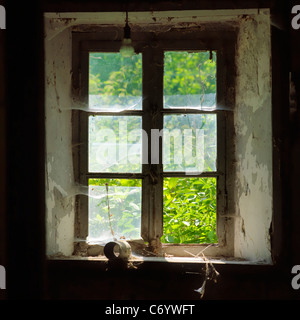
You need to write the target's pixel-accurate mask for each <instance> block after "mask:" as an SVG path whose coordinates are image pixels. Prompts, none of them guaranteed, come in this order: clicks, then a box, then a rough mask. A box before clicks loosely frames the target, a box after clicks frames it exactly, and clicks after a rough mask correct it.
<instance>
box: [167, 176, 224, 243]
mask: <svg viewBox="0 0 300 320" xmlns="http://www.w3.org/2000/svg"><path fill="white" fill-rule="evenodd" d="M216 180H217V179H216V178H165V179H164V185H163V188H164V191H163V192H164V194H163V237H162V239H161V240H162V242H163V243H217V242H218V239H217V234H216V183H217V181H216Z"/></svg>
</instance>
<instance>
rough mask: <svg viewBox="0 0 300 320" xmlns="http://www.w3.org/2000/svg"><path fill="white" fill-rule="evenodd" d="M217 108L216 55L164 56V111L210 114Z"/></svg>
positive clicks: (205, 52) (171, 54) (193, 53)
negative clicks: (198, 110)
mask: <svg viewBox="0 0 300 320" xmlns="http://www.w3.org/2000/svg"><path fill="white" fill-rule="evenodd" d="M215 106H216V52H215V51H212V52H209V51H200V52H185V51H180V52H177V51H176V52H175V51H174V52H173V51H167V52H165V55H164V108H189V109H200V110H210V109H215Z"/></svg>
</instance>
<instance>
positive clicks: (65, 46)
mask: <svg viewBox="0 0 300 320" xmlns="http://www.w3.org/2000/svg"><path fill="white" fill-rule="evenodd" d="M71 48H72V46H71V33H70V30H69V29H68V30H65V31H62V32H60V33H59V34H58V35H57V36H56V37H54V38H53V39H52V40H47V39H46V41H45V49H46V50H45V52H46V67H45V76H46V88H45V91H46V103H45V105H46V113H45V121H46V161H47V162H46V172H47V176H46V221H47V224H46V252H47V254H48V255H52V254H56V253H58V252H60V253H62V254H64V255H71V254H72V252H73V241H74V217H75V211H74V197H68V194H69V191H70V190H71V189H72V186H73V185H74V179H73V166H72V127H71V111H62V110H64V109H71V104H72V99H71V54H72V50H71Z"/></svg>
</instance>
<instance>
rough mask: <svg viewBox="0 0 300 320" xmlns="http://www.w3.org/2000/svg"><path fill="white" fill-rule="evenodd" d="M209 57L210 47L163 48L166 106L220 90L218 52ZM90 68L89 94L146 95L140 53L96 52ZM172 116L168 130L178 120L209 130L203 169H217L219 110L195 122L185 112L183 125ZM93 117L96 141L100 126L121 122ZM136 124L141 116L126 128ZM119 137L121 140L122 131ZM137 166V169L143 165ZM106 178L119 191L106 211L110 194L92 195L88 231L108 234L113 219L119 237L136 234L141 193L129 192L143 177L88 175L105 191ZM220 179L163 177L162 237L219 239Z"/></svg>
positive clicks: (111, 101) (105, 98) (111, 100)
mask: <svg viewBox="0 0 300 320" xmlns="http://www.w3.org/2000/svg"><path fill="white" fill-rule="evenodd" d="M209 58H210V53H209V52H197V53H187V52H166V53H165V61H164V65H165V68H164V70H165V72H164V96H165V107H166V106H167V105H169V104H170V105H172V104H173V105H181V106H188V105H187V102H188V101H189V99H190V96H192V95H200V96H201V97H202V98H201V99H202V100H203V99H204V94H210V93H212V94H215V93H216V55H215V53H213V59H212V60H210V59H209ZM89 68H90V69H89V70H90V72H89V94H90V95H97V96H99V95H101V96H102V98H103V100H102V101H103V102H104V103H106V104H107V105H111V104H118V103H122V98H124V97H141V96H142V59H141V55H135V56H133V57H131V58H123V57H122V56H121V55H120V54H116V53H99V52H96V53H92V54H90V66H89ZM112 97H113V98H112ZM174 97H175V100H174ZM172 99H173V100H172ZM123 101H124V100H123ZM128 101H129V100H128ZM132 101H133V100H132ZM174 101H175V104H174ZM201 102H202V101H201ZM129 103H130V102H129ZM120 117H121V116H120ZM129 118H130V117H129ZM173 118H174V119H173ZM173 118H172V117H171V118H170V120H169V121H168V127H169V129H170V130H172V129H173V128H176V127H178V125H180V128H181V129H185V128H186V129H188V128H198V129H203V130H204V131H205V132H204V133H205V170H206V171H211V170H210V169H209V168H212V170H214V169H215V164H214V161H215V152H216V147H215V139H216V135H215V133H216V128H215V125H216V117H215V115H203V116H201V121H199V119H196V118H195V119H196V120H197V121H196V120H195V121H194V122H195V123H192V122H189V123H188V121H190V120H192V118H191V117H186V119H184V121H181V123H180V124H179V123H178V120H176V119H175V117H173ZM175 120H176V121H175ZM93 121H94V128H95V131H92V130H91V131H90V137H91V138H92V139H93V141H95V142H97V139H98V138H99V137H98V138H97V131H99V130H100V129H102V128H111V129H113V131H114V132H117V128H118V125H119V121H118V119H117V118H114V119H113V120H112V119H111V117H107V116H96V117H94V120H93ZM137 127H139V124H138V121H137V119H135V118H134V117H132V118H130V121H128V131H131V130H132V129H133V128H137ZM116 137H117V138H116V139H117V141H118V135H116ZM194 141H195V138H193V140H192V143H193V144H194V143H195V142H194ZM173 152H174V151H173ZM92 160H93V159H92ZM122 168H123V167H120V166H118V170H117V171H119V172H120V169H122ZM167 168H168V169H173V170H174V169H175V168H176V167H175V166H174V164H172V163H171V164H170V165H169V166H168V167H167ZM165 169H166V168H165ZM111 170H112V169H111ZM121 171H122V170H121ZM134 171H136V172H138V171H139V167H137V168H136V169H135V170H134ZM110 172H113V171H110ZM105 183H108V184H109V191H110V193H111V194H115V195H114V196H113V195H111V196H109V206H110V210H108V205H107V197H105V196H104V197H102V198H101V199H98V200H92V201H93V204H92V205H90V223H89V228H90V230H89V234H90V236H91V235H92V236H95V237H99V236H100V235H102V234H105V233H106V234H107V233H109V220H111V224H112V229H113V231H114V232H115V233H116V234H118V235H119V236H123V235H126V236H127V237H137V236H138V235H139V233H140V219H141V193H136V192H135V193H132V192H130V191H132V190H133V189H141V180H137V179H90V180H89V185H90V188H95V189H97V190H98V191H99V190H100V191H101V192H102V193H103V194H105ZM216 183H217V181H216V178H165V179H164V195H163V200H164V212H163V213H164V215H163V221H164V235H163V237H162V241H163V242H166V243H217V236H216ZM121 187H122V188H121ZM108 211H109V212H108ZM108 213H110V216H109V215H108Z"/></svg>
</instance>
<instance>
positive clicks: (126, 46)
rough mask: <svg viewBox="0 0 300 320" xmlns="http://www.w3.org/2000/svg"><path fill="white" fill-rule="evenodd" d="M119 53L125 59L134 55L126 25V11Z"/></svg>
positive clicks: (128, 28)
mask: <svg viewBox="0 0 300 320" xmlns="http://www.w3.org/2000/svg"><path fill="white" fill-rule="evenodd" d="M120 53H121V55H122V56H123V57H125V58H130V57H132V56H133V55H134V54H135V52H134V48H133V46H132V42H131V30H130V27H129V25H128V12H127V11H126V24H125V27H124V38H123V41H122V45H121V48H120Z"/></svg>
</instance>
